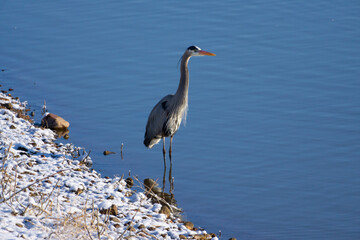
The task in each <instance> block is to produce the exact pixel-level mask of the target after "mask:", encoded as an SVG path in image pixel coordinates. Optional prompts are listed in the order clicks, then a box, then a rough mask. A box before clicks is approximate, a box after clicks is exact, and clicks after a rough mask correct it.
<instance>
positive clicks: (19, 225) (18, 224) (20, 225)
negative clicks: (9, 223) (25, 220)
mask: <svg viewBox="0 0 360 240" xmlns="http://www.w3.org/2000/svg"><path fill="white" fill-rule="evenodd" d="M15 225H16V226H18V227H21V228H22V227H24V225H22V224H21V223H15Z"/></svg>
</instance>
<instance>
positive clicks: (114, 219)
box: [110, 216, 121, 223]
mask: <svg viewBox="0 0 360 240" xmlns="http://www.w3.org/2000/svg"><path fill="white" fill-rule="evenodd" d="M110 220H111V221H113V222H117V223H120V222H121V221H120V219H118V218H117V217H114V216H110Z"/></svg>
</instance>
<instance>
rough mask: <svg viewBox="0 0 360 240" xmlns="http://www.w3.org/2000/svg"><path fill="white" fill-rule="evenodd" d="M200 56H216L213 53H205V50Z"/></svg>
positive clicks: (200, 52)
mask: <svg viewBox="0 0 360 240" xmlns="http://www.w3.org/2000/svg"><path fill="white" fill-rule="evenodd" d="M199 55H200V56H216V54H215V53H211V52H207V51H203V50H200V51H199Z"/></svg>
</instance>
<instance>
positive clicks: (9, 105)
mask: <svg viewBox="0 0 360 240" xmlns="http://www.w3.org/2000/svg"><path fill="white" fill-rule="evenodd" d="M1 105H2V106H3V107H4V108H7V109H9V110H11V109H12V108H13V105H12V104H11V103H3V104H1Z"/></svg>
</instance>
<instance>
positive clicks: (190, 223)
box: [184, 222, 194, 230]
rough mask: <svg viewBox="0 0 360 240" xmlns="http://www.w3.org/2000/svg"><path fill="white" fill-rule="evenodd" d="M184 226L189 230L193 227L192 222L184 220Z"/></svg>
mask: <svg viewBox="0 0 360 240" xmlns="http://www.w3.org/2000/svg"><path fill="white" fill-rule="evenodd" d="M184 226H185V227H186V228H187V229H189V230H193V228H194V224H193V223H192V222H184Z"/></svg>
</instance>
